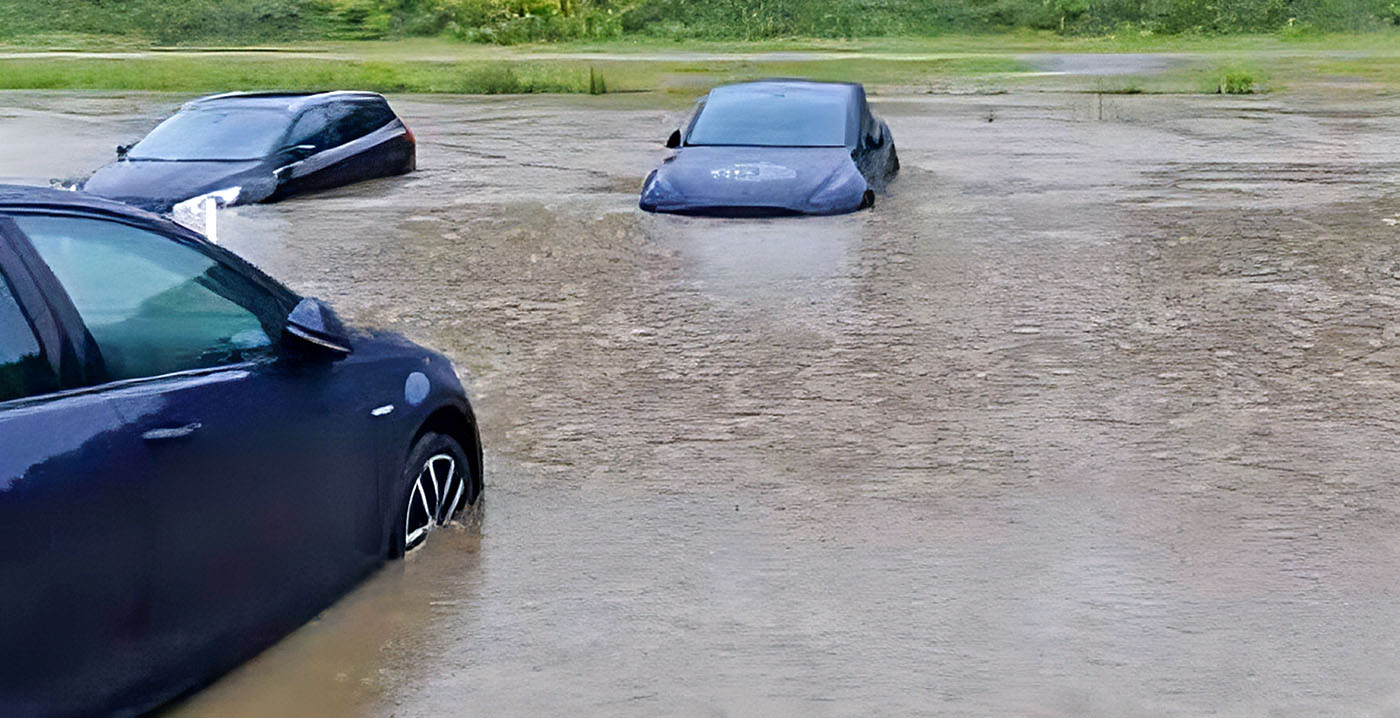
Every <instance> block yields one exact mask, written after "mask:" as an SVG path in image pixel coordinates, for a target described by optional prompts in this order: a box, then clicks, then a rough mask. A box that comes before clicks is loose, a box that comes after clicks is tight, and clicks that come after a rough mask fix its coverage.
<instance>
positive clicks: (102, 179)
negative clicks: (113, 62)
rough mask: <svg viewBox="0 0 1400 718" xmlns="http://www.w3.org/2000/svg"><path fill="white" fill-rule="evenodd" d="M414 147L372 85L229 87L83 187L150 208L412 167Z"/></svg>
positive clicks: (275, 192) (224, 200)
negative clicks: (339, 88)
mask: <svg viewBox="0 0 1400 718" xmlns="http://www.w3.org/2000/svg"><path fill="white" fill-rule="evenodd" d="M415 147H416V141H415V140H414V137H413V133H412V132H411V131H409V129H408V127H407V126H406V125H404V123H403V121H402V120H400V119H399V117H398V116H397V115H395V114H394V111H393V110H392V109H390V108H389V103H388V102H387V101H385V99H384V98H383V97H382V96H380V95H378V94H375V93H373V92H322V93H316V94H307V93H300V94H298V93H229V94H223V95H214V96H212V97H205V98H201V99H198V100H193V101H191V102H188V103H186V104H185V106H184V107H183V108H181V110H180V111H179V112H177V113H175V114H174V115H172V116H171V117H170V118H168V119H167V120H165V121H164V122H162V123H160V125H159V126H157V127H156V128H155V129H154V130H151V133H150V134H148V135H146V137H145V138H144V139H142V140H141V141H140V142H137V143H136V144H134V145H130V146H122V147H118V148H117V161H116V162H113V163H112V164H110V165H107V166H106V167H103V168H102V169H100V170H98V171H97V172H96V173H94V174H93V175H92V177H91V178H89V179H88V180H87V181H86V182H85V183H83V185H82V187H81V188H82V189H83V190H84V191H86V192H88V193H90V194H95V195H98V196H100V197H106V198H108V199H115V200H118V201H120V202H125V203H127V204H130V205H134V206H136V207H140V208H142V209H147V210H151V211H153V212H169V211H170V210H171V209H172V208H173V207H174V206H175V205H176V204H179V203H181V202H184V201H186V200H191V199H198V198H200V197H203V196H210V197H215V198H217V199H218V200H219V202H220V203H221V204H224V205H234V204H250V203H253V202H266V201H274V200H278V199H282V198H284V197H288V196H291V195H294V194H298V193H301V192H308V191H311V190H319V189H328V188H331V187H338V186H340V185H344V184H350V183H352V182H359V181H361V180H366V179H370V178H372V177H384V176H389V175H398V174H404V173H406V172H411V171H413V169H414V168H415V166H416V162H417V160H416V156H417V155H416V149H415Z"/></svg>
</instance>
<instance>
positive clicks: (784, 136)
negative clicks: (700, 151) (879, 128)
mask: <svg viewBox="0 0 1400 718" xmlns="http://www.w3.org/2000/svg"><path fill="white" fill-rule="evenodd" d="M846 117H847V113H846V102H845V101H844V100H842V99H841V98H839V97H832V96H830V95H819V94H815V93H810V92H786V93H784V92H752V93H748V92H746V93H739V92H728V93H718V94H715V93H712V94H711V95H710V97H709V99H708V100H707V101H706V102H705V107H704V108H703V109H701V110H700V116H699V117H697V118H695V124H694V126H693V127H691V130H690V136H689V137H687V138H686V144H688V145H746V146H757V147H840V146H842V145H845V144H846Z"/></svg>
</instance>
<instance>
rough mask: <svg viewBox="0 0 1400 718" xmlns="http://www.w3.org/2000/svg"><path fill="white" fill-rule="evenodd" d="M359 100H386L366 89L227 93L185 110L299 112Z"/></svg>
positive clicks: (193, 102) (187, 105)
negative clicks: (344, 101) (214, 107)
mask: <svg viewBox="0 0 1400 718" xmlns="http://www.w3.org/2000/svg"><path fill="white" fill-rule="evenodd" d="M346 99H359V100H379V101H381V102H382V101H384V96H383V95H381V94H379V93H377V92H368V91H364V90H335V91H333V92H225V93H223V94H219V95H209V96H208V97H200V98H198V99H194V100H190V101H189V102H186V103H185V105H184V107H183V108H182V109H186V110H189V109H195V108H199V107H211V106H217V107H238V108H247V109H269V110H283V111H286V112H298V111H300V110H302V109H303V108H306V107H310V106H312V105H323V104H327V103H331V102H336V101H338V100H346Z"/></svg>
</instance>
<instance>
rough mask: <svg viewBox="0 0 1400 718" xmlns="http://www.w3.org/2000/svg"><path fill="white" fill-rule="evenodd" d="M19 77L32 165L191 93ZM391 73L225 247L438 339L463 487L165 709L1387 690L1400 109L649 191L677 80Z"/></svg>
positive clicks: (1312, 105) (1251, 113)
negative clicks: (355, 583)
mask: <svg viewBox="0 0 1400 718" xmlns="http://www.w3.org/2000/svg"><path fill="white" fill-rule="evenodd" d="M5 97H6V102H4V103H0V104H3V105H5V108H4V109H0V136H3V137H4V138H6V140H7V141H6V142H4V143H2V144H0V177H5V178H21V179H25V180H27V181H33V180H35V179H46V178H48V177H63V176H80V175H81V174H82V173H84V172H86V171H88V170H90V169H91V168H93V167H95V166H97V165H98V164H101V163H102V162H105V161H106V159H107V158H108V157H109V156H110V154H111V152H112V147H113V146H115V145H116V144H117V143H119V142H127V141H130V140H131V139H133V138H135V137H139V136H140V135H141V134H142V133H143V132H144V131H146V130H147V129H148V128H149V127H150V126H151V125H152V124H153V123H154V122H155V121H156V120H158V119H159V118H160V117H161V116H163V115H164V114H166V113H168V112H170V111H172V110H173V109H174V108H175V107H177V106H178V103H179V102H180V101H181V100H182V99H185V98H179V97H173V96H166V95H144V94H140V95H123V96H114V95H103V94H75V93H6V96H5ZM392 99H393V104H394V105H395V107H396V109H398V110H399V112H400V113H401V114H402V115H403V116H404V118H405V119H406V120H407V122H408V123H409V125H410V126H411V127H412V128H413V129H414V132H415V133H416V135H417V136H418V139H419V142H420V145H419V168H420V169H419V171H418V172H416V173H415V174H413V175H410V176H407V177H403V178H393V179H385V180H376V181H372V182H368V183H364V184H361V185H356V186H353V187H348V188H343V189H339V190H334V191H331V192H328V193H323V194H320V195H317V196H315V197H309V198H305V199H296V200H291V201H286V202H283V203H280V204H275V205H259V206H251V207H242V208H235V209H233V210H231V211H229V212H228V213H226V215H225V216H224V217H222V226H221V232H222V234H223V237H222V239H223V242H224V244H225V245H227V246H229V247H231V248H232V249H234V250H235V251H237V252H239V253H241V254H242V255H244V256H245V257H247V258H249V259H250V260H252V261H254V262H255V263H257V264H258V265H260V266H261V267H263V268H264V269H265V270H267V271H268V272H270V273H271V274H273V275H274V276H277V277H279V278H282V279H283V280H285V281H286V282H287V283H288V284H289V285H290V286H292V287H293V288H294V289H296V290H297V291H299V292H302V293H304V294H310V295H316V296H319V297H322V298H324V299H327V300H329V301H330V302H332V303H333V304H334V305H335V306H336V307H337V308H338V309H339V310H340V311H341V313H342V314H343V315H344V316H345V317H346V318H348V319H350V320H352V321H355V322H358V323H360V324H365V325H372V326H377V327H384V328H389V329H394V330H397V331H401V332H403V333H405V334H407V335H409V336H410V337H412V338H414V339H416V340H418V341H420V342H422V343H424V344H427V345H429V346H432V347H435V348H438V349H441V350H443V351H445V352H446V353H447V354H448V355H449V356H451V357H452V358H453V360H454V361H455V362H457V364H458V366H459V369H460V372H461V374H462V375H463V378H464V380H465V382H466V383H467V386H468V390H469V392H470V393H471V395H472V397H473V399H474V401H475V403H476V406H477V410H478V413H479V415H480V420H481V424H482V429H483V438H484V441H485V444H486V453H487V464H488V466H487V476H486V482H487V492H486V498H485V503H484V505H483V506H482V507H481V509H480V510H479V511H478V512H476V513H475V514H474V515H473V516H472V517H471V519H470V521H468V522H466V523H465V524H463V525H457V526H452V527H449V528H448V529H447V530H444V531H439V532H437V533H435V534H434V535H433V536H432V539H431V541H430V542H429V544H428V545H427V546H426V547H425V548H424V549H423V550H421V551H418V552H417V553H416V555H414V556H412V557H410V559H409V560H407V561H404V562H401V563H396V564H393V565H390V566H389V567H387V568H385V569H384V570H382V571H381V572H379V573H378V574H376V575H375V576H373V577H372V578H370V579H369V580H367V581H366V582H365V583H364V584H363V585H362V586H361V587H360V588H358V589H357V590H355V591H354V592H352V593H351V594H350V595H348V596H347V597H345V598H344V599H343V600H341V601H340V602H338V603H337V604H335V605H334V606H332V607H330V608H329V609H328V610H327V611H326V612H325V613H324V614H323V615H322V616H321V617H320V618H318V619H317V620H316V621H314V622H312V623H310V624H308V625H307V626H305V627H304V628H302V629H301V630H299V631H298V632H296V633H295V634H293V635H291V636H290V637H288V638H287V639H285V640H284V641H282V642H281V643H279V644H278V645H276V646H274V647H273V648H271V649H269V650H268V651H266V652H265V653H264V654H262V655H261V656H259V657H258V658H256V659H255V660H253V661H251V662H249V663H248V664H246V665H245V666H243V667H241V668H239V669H237V670H235V671H234V672H233V673H231V674H230V675H228V676H226V677H225V678H223V679H222V680H220V681H219V682H217V683H215V684H214V685H212V686H210V687H208V688H207V689H205V690H204V691H202V692H200V693H199V694H197V695H195V696H193V697H191V698H190V699H189V700H187V701H185V702H184V703H182V704H181V705H178V706H176V707H174V708H173V709H172V710H171V711H169V712H170V714H172V715H177V716H186V715H188V716H196V715H220V716H265V715H285V714H289V713H293V712H300V714H303V715H351V714H361V715H375V716H378V715H394V716H429V715H565V714H569V715H599V716H653V715H679V716H721V715H724V716H750V715H763V716H857V715H859V716H869V715H901V716H904V715H950V716H951V715H959V716H960V715H985V716H1005V715H1027V716H1081V715H1088V716H1139V715H1141V716H1163V715H1223V716H1265V715H1267V716H1318V715H1337V716H1358V715H1376V716H1384V715H1396V714H1400V680H1397V678H1396V676H1397V675H1400V648H1397V643H1400V611H1397V603H1398V602H1400V597H1397V586H1398V585H1400V584H1398V583H1397V582H1398V581H1400V492H1397V481H1396V473H1397V472H1396V468H1397V466H1400V461H1397V459H1400V450H1397V447H1396V435H1397V430H1400V421H1397V418H1396V416H1397V412H1396V407H1397V406H1400V402H1397V400H1400V380H1397V370H1400V249H1397V242H1400V184H1397V183H1398V182H1400V123H1398V122H1397V121H1396V119H1395V118H1396V117H1397V110H1400V98H1396V97H1393V96H1385V95H1376V94H1374V93H1367V92H1364V91H1354V92H1343V93H1340V94H1332V95H1307V94H1299V95H1290V96H1261V97H1247V98H1229V97H1208V96H1148V95H1139V96H1108V97H1105V98H1098V97H1095V96H1093V95H1078V94H1040V93H1019V94H1006V95H992V96H914V95H878V96H875V97H874V98H873V101H874V108H875V110H876V112H877V113H879V114H880V115H882V116H883V117H884V118H885V119H887V121H888V123H889V125H890V127H891V130H892V131H893V134H894V137H895V141H896V143H897V145H898V147H899V154H900V158H901V160H902V163H903V168H904V169H903V172H902V174H901V175H900V177H899V179H898V180H897V181H896V182H895V183H894V184H892V185H891V187H890V189H889V191H888V192H887V193H886V194H885V195H884V196H882V197H880V198H879V200H878V201H877V204H876V206H875V208H874V210H873V211H868V212H862V213H859V214H855V215H850V216H845V217H832V218H781V219H761V220H732V219H726V220H718V219H703V218H680V217H667V216H652V215H646V214H644V213H641V212H640V211H638V210H637V209H636V192H637V190H638V189H639V187H640V183H641V179H642V177H643V176H645V174H646V172H647V171H649V170H650V169H651V167H653V166H654V165H655V164H656V163H657V162H659V161H660V160H661V158H662V157H663V156H664V154H665V150H664V149H663V148H662V147H661V142H662V141H663V140H664V139H665V137H666V136H667V134H669V132H670V131H671V130H672V129H674V127H675V126H676V125H677V124H678V122H679V121H680V120H681V119H682V117H683V115H684V109H685V108H684V105H685V102H684V100H677V99H676V98H673V97H668V96H654V95H631V96H608V97H601V98H586V97H506V98H479V97H450V96H449V97H399V98H392ZM1100 100H1102V105H1101V104H1100ZM55 136H57V137H61V138H63V140H62V141H60V142H55V141H53V140H52V139H51V138H53V137H55Z"/></svg>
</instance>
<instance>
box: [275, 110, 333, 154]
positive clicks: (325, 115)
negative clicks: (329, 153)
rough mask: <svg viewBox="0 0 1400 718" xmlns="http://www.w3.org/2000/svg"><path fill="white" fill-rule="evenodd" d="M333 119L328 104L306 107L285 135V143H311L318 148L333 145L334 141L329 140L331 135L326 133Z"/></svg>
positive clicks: (321, 148)
mask: <svg viewBox="0 0 1400 718" xmlns="http://www.w3.org/2000/svg"><path fill="white" fill-rule="evenodd" d="M333 119H334V118H333V117H332V116H331V109H330V107H329V106H328V105H317V106H315V107H311V108H308V109H307V110H306V111H305V112H302V113H301V116H300V117H298V118H297V121H296V123H295V124H293V125H292V131H291V132H290V133H289V134H288V136H287V144H289V145H313V146H315V147H316V149H320V150H324V149H327V148H330V147H334V146H335V144H336V143H332V142H331V141H330V140H331V137H330V136H329V134H328V131H329V129H330V127H331V123H332V121H333Z"/></svg>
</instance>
